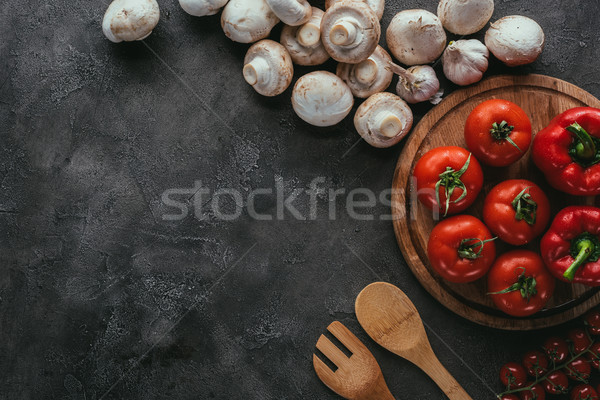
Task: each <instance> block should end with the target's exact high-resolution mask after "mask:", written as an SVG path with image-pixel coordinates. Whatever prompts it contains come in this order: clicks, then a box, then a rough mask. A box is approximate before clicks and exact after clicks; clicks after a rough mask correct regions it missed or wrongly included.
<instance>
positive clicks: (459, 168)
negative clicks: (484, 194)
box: [414, 146, 483, 215]
mask: <svg viewBox="0 0 600 400" xmlns="http://www.w3.org/2000/svg"><path fill="white" fill-rule="evenodd" d="M414 177H415V179H416V184H417V197H418V199H419V200H420V201H421V202H422V203H423V204H424V205H425V207H427V208H429V209H430V210H435V211H438V212H441V213H443V214H444V215H447V214H456V213H459V212H461V211H463V210H465V209H466V208H467V207H469V206H470V205H471V204H473V202H474V201H475V199H476V198H477V195H478V194H479V192H480V191H481V187H482V186H483V171H482V170H481V165H479V162H478V161H477V159H476V158H475V157H473V156H471V153H469V152H468V151H467V150H465V149H463V148H462V147H456V146H446V147H438V148H435V149H433V150H430V151H428V152H427V153H425V155H423V157H421V158H420V159H419V161H417V164H416V165H415V170H414ZM436 185H437V186H438V187H437V189H436Z"/></svg>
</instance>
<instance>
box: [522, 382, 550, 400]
mask: <svg viewBox="0 0 600 400" xmlns="http://www.w3.org/2000/svg"><path fill="white" fill-rule="evenodd" d="M520 395H521V400H545V399H546V392H544V388H543V387H542V385H540V384H539V383H538V384H537V385H534V386H532V387H531V390H524V391H522V392H521V393H520Z"/></svg>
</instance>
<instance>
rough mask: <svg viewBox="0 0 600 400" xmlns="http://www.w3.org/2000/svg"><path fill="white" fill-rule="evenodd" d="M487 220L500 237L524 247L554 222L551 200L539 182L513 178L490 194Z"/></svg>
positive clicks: (495, 187)
mask: <svg viewBox="0 0 600 400" xmlns="http://www.w3.org/2000/svg"><path fill="white" fill-rule="evenodd" d="M483 220H484V221H485V224H486V225H487V226H488V228H490V230H491V231H492V232H493V233H494V234H495V235H496V236H498V237H499V238H500V239H502V240H503V241H505V242H506V243H510V244H512V245H515V246H520V245H523V244H526V243H529V242H530V241H531V240H532V239H533V238H535V237H537V236H539V235H541V234H542V233H544V230H545V228H546V226H547V225H548V222H549V221H550V201H549V200H548V197H547V196H546V194H545V193H544V192H543V191H542V189H541V188H540V187H539V186H538V185H536V184H535V183H533V182H531V181H528V180H525V179H511V180H508V181H504V182H502V183H500V184H498V185H496V186H494V188H493V189H492V190H491V191H490V193H488V195H487V197H486V198H485V201H484V203H483Z"/></svg>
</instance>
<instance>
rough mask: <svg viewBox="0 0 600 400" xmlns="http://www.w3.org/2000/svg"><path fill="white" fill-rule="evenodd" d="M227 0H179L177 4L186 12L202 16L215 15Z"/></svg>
mask: <svg viewBox="0 0 600 400" xmlns="http://www.w3.org/2000/svg"><path fill="white" fill-rule="evenodd" d="M228 1H229V0H179V5H180V6H181V8H183V11H185V12H186V13H188V14H190V15H193V16H196V17H203V16H205V15H215V14H216V13H218V12H219V10H220V9H221V8H223V7H225V4H227V2H228Z"/></svg>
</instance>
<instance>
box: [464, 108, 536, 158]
mask: <svg viewBox="0 0 600 400" xmlns="http://www.w3.org/2000/svg"><path fill="white" fill-rule="evenodd" d="M465 142H466V143H467V148H468V149H469V150H471V152H472V153H473V154H474V155H475V157H477V159H478V160H480V161H481V162H482V163H484V164H488V165H491V166H493V167H504V166H507V165H510V164H512V163H514V162H516V161H517V160H519V159H520V158H521V157H523V155H524V154H525V153H527V150H528V149H529V145H530V144H531V122H530V121H529V117H527V114H525V111H523V110H522V109H521V107H519V106H518V105H516V104H515V103H512V102H510V101H508V100H501V99H492V100H487V101H484V102H483V103H481V104H479V105H478V106H477V107H475V109H473V111H471V114H469V116H468V117H467V122H466V124H465Z"/></svg>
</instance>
